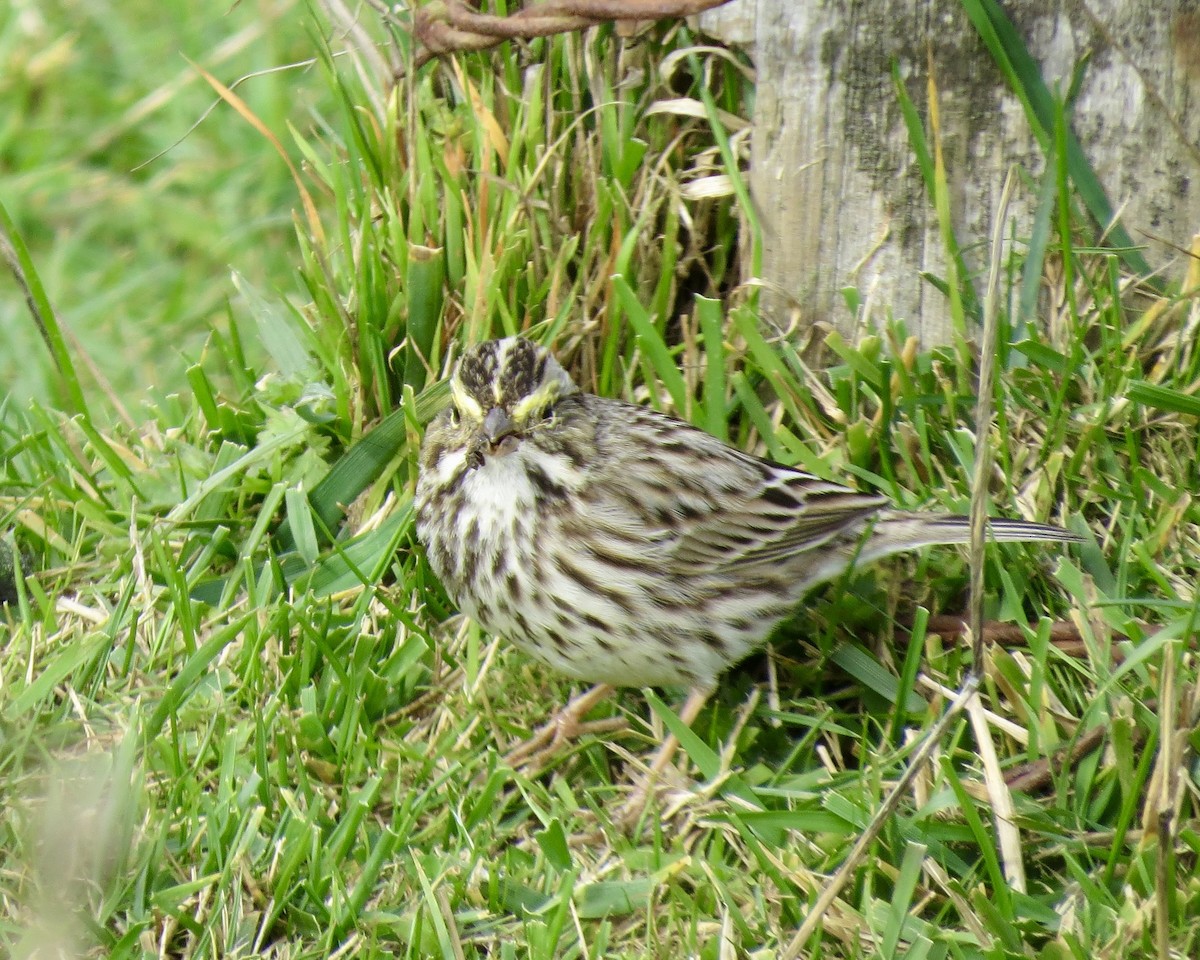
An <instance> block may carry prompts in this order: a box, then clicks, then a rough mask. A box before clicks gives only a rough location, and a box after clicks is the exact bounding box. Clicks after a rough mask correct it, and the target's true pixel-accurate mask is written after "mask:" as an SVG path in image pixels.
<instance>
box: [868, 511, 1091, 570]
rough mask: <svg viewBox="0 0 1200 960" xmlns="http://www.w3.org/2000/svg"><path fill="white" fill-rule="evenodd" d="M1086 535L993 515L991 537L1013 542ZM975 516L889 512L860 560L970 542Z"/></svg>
mask: <svg viewBox="0 0 1200 960" xmlns="http://www.w3.org/2000/svg"><path fill="white" fill-rule="evenodd" d="M1083 539H1084V538H1083V537H1081V536H1079V535H1078V534H1075V533H1071V531H1069V530H1064V529H1063V528H1062V527H1056V526H1053V525H1052V524H1049V523H1033V522H1031V521H1029V520H1008V519H1005V518H1003V517H989V518H988V523H987V540H988V541H989V542H1000V543H1011V542H1017V541H1046V542H1054V543H1081V542H1083ZM970 541H971V518H970V517H962V516H954V515H950V514H946V515H938V514H922V513H900V512H895V513H885V514H883V515H882V516H880V518H879V520H878V521H877V522H876V523H875V525H874V527H873V528H872V530H871V536H870V537H869V538H868V540H867V541H866V543H865V544H864V545H863V550H862V555H861V556H860V560H862V561H864V562H865V561H867V560H872V559H876V558H879V557H884V556H887V555H888V554H892V553H900V552H901V551H904V550H914V549H916V548H918V547H929V546H933V545H935V544H951V543H969V542H970Z"/></svg>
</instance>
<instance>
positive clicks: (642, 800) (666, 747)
mask: <svg viewBox="0 0 1200 960" xmlns="http://www.w3.org/2000/svg"><path fill="white" fill-rule="evenodd" d="M710 696H712V687H693V688H692V689H691V690H690V691H689V692H688V695H687V699H686V700H685V701H684V702H683V706H682V707H680V708H679V719H680V720H682V721H683V723H684V724H685V725H686V726H689V727H690V726H691V725H692V724H693V723H694V722H695V720H696V718H697V717H698V716H700V711H701V710H703V709H704V705H705V704H706V703H708V698H709V697H710ZM678 749H679V738H678V737H676V736H675V734H673V733H671V734H668V735H667V739H666V740H664V741H663V743H662V746H660V747H659V748H658V752H657V753H655V754H654V758H653V759H652V760H651V761H650V767H649V769H647V771H646V776H645V778H644V779H643V780H642V782H641V783H640V784H638V786H637V789H636V790H634V792H633V795H632V796H631V797H630V798H629V800H628V801H626V803H625V806H624V807H623V808H622V810H621V813H620V814H619V815H618V818H617V822H618V823H619V824H621V825H622V826H623V827H625V828H626V829H629V828H632V827H634V826H636V824H637V823H638V821H639V820H641V818H642V814H643V813H644V812H645V810H646V804H648V803H649V802H650V797H651V796H652V795H653V793H654V784H655V782H656V781H657V780H658V777H659V775H660V774H661V773H662V772H663V771H664V770H665V769H667V767H668V766H669V765H670V763H671V761H672V760H673V759H674V758H675V751H676V750H678Z"/></svg>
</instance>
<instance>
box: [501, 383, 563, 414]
mask: <svg viewBox="0 0 1200 960" xmlns="http://www.w3.org/2000/svg"><path fill="white" fill-rule="evenodd" d="M561 392H562V384H561V383H559V382H558V381H557V380H550V381H547V382H546V383H543V384H542V385H541V386H540V387H538V388H537V390H535V391H534V392H533V393H531V394H530V395H529V396H527V397H522V398H521V399H520V400H519V401H518V402H517V403H516V404H515V405H514V406H513V409H512V415H513V418H514V419H516V420H524V419H525V418H526V417H528V416H529V415H530V414H531V413H533V412H534V411H535V410H540V409H541V408H542V407H544V406H545V405H546V404H547V403H549V402H550V401H552V400H554V399H555V398H556V397H557V396H558V395H559V393H561Z"/></svg>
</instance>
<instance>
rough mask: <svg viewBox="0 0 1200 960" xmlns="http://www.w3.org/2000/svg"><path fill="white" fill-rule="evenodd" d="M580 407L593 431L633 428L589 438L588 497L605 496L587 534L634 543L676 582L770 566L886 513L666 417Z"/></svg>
mask: <svg viewBox="0 0 1200 960" xmlns="http://www.w3.org/2000/svg"><path fill="white" fill-rule="evenodd" d="M587 399H588V401H590V402H592V403H595V404H597V405H598V408H597V409H594V410H592V411H591V412H592V413H593V414H594V415H596V416H598V418H599V423H600V424H601V425H603V424H605V423H606V422H609V421H610V420H611V418H613V417H620V418H622V419H624V420H626V421H628V420H629V419H633V420H634V422H635V423H634V426H635V429H634V430H632V431H629V430H628V427H627V428H626V430H625V431H622V434H621V436H620V438H619V439H618V440H615V441H614V440H613V438H612V437H611V435H610V434H609V433H608V431H607V430H605V429H603V426H601V428H600V429H599V430H598V431H597V437H596V441H597V448H598V450H599V453H600V456H599V457H598V458H597V460H596V462H595V463H593V464H592V465H591V466H592V472H593V475H594V484H593V485H592V489H593V490H607V491H610V496H609V498H608V500H609V502H607V503H596V504H595V506H594V509H593V512H592V517H591V520H592V522H593V523H594V524H595V525H596V526H595V527H594V528H593V529H596V530H599V531H600V532H601V533H607V534H608V535H609V536H611V537H613V538H616V539H620V540H622V541H624V542H625V543H627V544H630V545H632V543H633V542H634V541H635V540H638V541H641V543H642V549H643V550H644V559H646V560H647V561H648V562H654V563H658V564H662V565H663V566H664V567H665V568H666V569H673V570H674V571H675V572H677V573H679V574H680V575H702V574H704V573H709V572H717V571H728V570H734V569H739V568H746V567H755V566H758V565H760V564H764V563H774V562H777V561H779V560H781V559H783V558H784V557H787V556H790V555H792V554H795V553H799V552H802V551H805V550H812V549H814V548H816V547H820V546H821V545H823V544H825V543H827V542H829V541H830V540H831V539H833V538H835V537H838V536H839V535H842V534H845V533H851V534H853V533H854V532H856V531H857V530H858V529H859V528H861V527H862V526H863V525H864V522H865V520H866V519H867V518H869V517H870V516H872V515H873V514H875V513H877V512H878V511H879V510H880V508H881V507H884V506H886V505H887V500H886V499H884V498H882V497H877V496H869V495H866V494H862V493H859V492H857V491H855V490H852V489H850V488H849V487H843V486H841V485H839V484H836V483H830V482H829V481H826V480H822V479H820V478H819V477H814V476H812V475H811V474H807V473H803V472H801V471H799V470H793V469H791V468H790V467H784V466H781V465H779V464H775V463H772V462H770V461H767V460H762V459H760V458H758V457H754V456H751V455H749V454H746V453H742V452H741V451H738V450H736V449H734V448H732V447H729V446H728V445H726V444H724V443H722V442H721V441H720V440H718V439H716V438H715V437H713V436H710V435H709V434H707V433H704V432H703V431H700V430H697V429H696V428H694V427H692V426H690V425H688V424H686V423H683V422H682V421H679V420H676V419H674V418H673V417H668V416H666V415H664V414H661V413H657V412H656V411H653V410H648V409H646V408H644V407H636V406H632V405H629V404H625V403H621V402H620V401H614V400H603V399H601V398H596V397H588V398H587ZM631 434H632V437H633V438H635V439H634V440H632V441H631ZM682 458H688V460H689V463H690V464H691V466H689V467H687V468H684V467H683V466H682ZM697 464H698V465H699V466H700V467H701V468H702V469H699V470H697V469H696V465H697Z"/></svg>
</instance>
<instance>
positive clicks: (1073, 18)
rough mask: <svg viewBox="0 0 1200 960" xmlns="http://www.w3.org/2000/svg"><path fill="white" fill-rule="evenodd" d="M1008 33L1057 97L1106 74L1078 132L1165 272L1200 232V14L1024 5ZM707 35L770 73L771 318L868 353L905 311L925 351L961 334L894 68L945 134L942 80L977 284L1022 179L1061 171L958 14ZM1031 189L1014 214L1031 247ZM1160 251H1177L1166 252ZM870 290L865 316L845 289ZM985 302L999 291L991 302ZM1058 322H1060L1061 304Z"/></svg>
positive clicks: (775, 11) (953, 176)
mask: <svg viewBox="0 0 1200 960" xmlns="http://www.w3.org/2000/svg"><path fill="white" fill-rule="evenodd" d="M1004 6H1005V9H1006V11H1007V13H1008V15H1009V17H1010V18H1011V19H1012V20H1013V22H1014V23H1015V25H1016V27H1017V29H1018V30H1019V31H1020V33H1021V35H1022V36H1023V37H1024V38H1025V42H1026V43H1027V44H1028V46H1029V49H1030V51H1031V53H1032V54H1033V56H1034V57H1035V58H1036V59H1037V60H1038V62H1039V63H1040V64H1041V65H1042V72H1043V77H1044V78H1045V80H1046V82H1047V83H1048V84H1049V85H1050V86H1051V88H1052V89H1053V88H1054V87H1055V85H1057V86H1058V87H1059V89H1062V90H1066V89H1067V88H1068V86H1069V85H1070V82H1071V77H1072V75H1073V73H1074V72H1075V69H1076V65H1077V64H1078V63H1079V61H1080V60H1081V59H1082V58H1083V57H1085V56H1086V55H1088V54H1090V62H1089V63H1088V65H1087V68H1086V73H1085V75H1084V79H1083V82H1082V86H1081V87H1080V91H1079V97H1078V100H1077V101H1076V105H1075V113H1074V130H1075V132H1076V134H1077V135H1078V136H1079V138H1080V140H1081V142H1082V144H1083V147H1084V151H1085V153H1086V154H1087V156H1088V157H1089V159H1090V160H1091V162H1092V164H1093V166H1094V167H1095V170H1096V172H1097V174H1098V175H1099V177H1100V179H1101V182H1102V183H1103V185H1104V187H1105V189H1106V190H1107V192H1108V195H1109V199H1110V201H1111V202H1112V204H1113V206H1114V208H1116V209H1118V210H1121V211H1122V212H1123V213H1122V220H1123V223H1124V224H1125V226H1126V228H1127V229H1128V230H1129V231H1130V233H1131V234H1132V235H1133V237H1134V240H1135V242H1138V243H1145V244H1146V245H1147V251H1146V256H1147V259H1148V260H1149V261H1150V264H1151V266H1152V267H1154V268H1156V269H1159V268H1166V269H1168V270H1170V269H1175V270H1177V271H1179V270H1180V264H1178V263H1175V264H1174V266H1173V267H1171V266H1168V265H1169V264H1170V262H1171V261H1172V260H1177V259H1178V256H1177V254H1176V253H1175V252H1174V251H1173V250H1172V249H1171V247H1170V246H1169V244H1175V245H1177V246H1179V247H1184V248H1186V247H1187V246H1188V245H1189V242H1190V238H1191V236H1192V234H1193V233H1194V232H1196V231H1197V230H1198V229H1200V185H1198V175H1200V147H1198V145H1200V109H1197V108H1198V106H1200V104H1198V103H1197V98H1198V94H1200V7H1198V6H1197V4H1196V3H1195V2H1194V0H1165V2H1161V3H1154V4H1148V3H1146V2H1144V0H1087V2H1079V0H1051V2H1035V0H1010V2H1007V3H1005V4H1004ZM701 26H702V29H703V30H704V31H705V32H707V33H710V34H713V35H716V36H718V37H720V38H721V39H724V40H726V41H727V42H730V43H734V44H740V45H745V46H746V47H747V49H748V50H749V51H750V53H751V56H752V57H753V59H754V62H755V65H756V68H757V71H758V94H757V102H756V106H755V113H754V118H753V122H754V132H753V138H752V149H751V154H752V161H751V163H752V172H751V183H752V188H753V195H754V198H755V202H756V204H757V206H758V210H759V213H760V216H761V218H762V222H763V224H764V238H763V239H764V269H763V273H764V279H765V280H766V281H767V282H768V284H769V285H771V286H772V287H774V288H775V292H774V293H772V294H770V295H768V296H767V298H766V302H765V306H766V308H767V310H768V313H769V315H770V316H771V317H772V319H774V320H775V321H776V322H786V321H787V319H788V318H789V316H791V315H794V312H795V311H796V310H799V313H800V318H801V323H802V324H804V325H814V324H817V325H820V324H829V325H832V326H834V327H836V328H837V329H839V330H841V331H842V332H843V333H845V334H849V335H856V334H858V333H860V332H862V330H863V328H864V327H873V326H877V325H878V324H879V323H880V322H881V321H882V320H883V319H884V317H885V316H886V315H887V314H888V313H889V312H890V313H892V314H893V315H895V316H897V317H901V318H904V319H905V320H906V321H907V323H908V326H909V329H910V330H911V331H912V332H914V333H916V334H918V335H919V336H920V337H921V339H922V341H923V342H924V343H926V344H929V343H934V342H938V341H944V340H945V339H946V338H947V336H948V334H949V331H950V316H949V309H948V304H947V302H946V299H945V297H944V296H943V295H942V294H941V293H940V292H938V291H937V290H936V289H935V288H934V287H932V286H931V285H930V284H928V283H927V282H924V281H922V280H921V279H920V277H919V273H920V272H921V271H928V272H930V273H932V274H934V275H936V276H939V277H945V276H946V274H947V269H946V262H945V255H944V246H943V243H942V240H941V238H940V235H939V231H938V224H937V217H936V214H935V212H934V210H933V207H932V203H931V201H930V199H929V197H928V194H927V192H926V189H925V186H924V183H923V181H922V178H921V174H920V171H919V169H918V168H917V164H916V160H915V157H914V154H913V151H912V149H911V147H910V145H909V141H908V136H907V133H906V131H905V128H904V124H903V120H902V117H901V113H900V108H899V104H898V102H897V98H896V93H895V90H894V88H893V85H892V79H891V69H892V64H893V63H895V64H896V65H897V66H898V68H899V71H900V74H901V76H902V78H903V81H904V84H905V87H906V89H907V91H908V94H909V96H910V97H911V98H912V100H913V101H914V103H915V104H917V106H918V109H919V110H920V111H921V112H922V115H923V116H924V117H925V118H926V126H927V128H928V114H929V96H928V81H929V74H930V68H931V67H932V70H933V73H934V78H935V81H936V86H937V89H938V97H939V101H940V114H941V130H942V137H943V148H944V152H945V162H946V166H947V176H948V179H949V192H950V196H951V209H952V217H953V222H954V227H955V230H956V232H957V234H958V238H959V242H960V243H961V244H962V246H963V247H964V252H965V257H966V261H967V265H968V269H969V270H972V271H975V272H977V273H982V272H983V271H984V270H985V269H986V263H987V260H988V251H987V249H986V244H987V238H988V236H989V235H990V232H991V218H992V215H993V211H994V209H995V207H996V203H997V199H998V197H999V193H1000V190H1001V188H1002V185H1003V182H1004V175H1005V172H1006V170H1007V167H1008V165H1009V164H1010V163H1018V164H1020V166H1021V167H1022V168H1023V169H1024V170H1025V171H1027V172H1028V173H1029V174H1030V176H1031V178H1032V179H1033V181H1034V183H1036V182H1037V181H1038V180H1039V179H1040V177H1041V175H1042V171H1043V169H1044V160H1043V155H1042V151H1041V150H1040V148H1039V147H1038V145H1037V142H1036V140H1035V138H1034V135H1033V133H1032V131H1031V130H1030V128H1029V125H1028V124H1027V122H1026V119H1025V115H1024V112H1023V110H1022V108H1021V105H1020V104H1019V102H1018V101H1017V99H1016V98H1015V97H1014V96H1013V95H1012V94H1010V93H1009V92H1008V89H1007V87H1006V85H1005V82H1004V80H1003V78H1002V77H1001V76H1000V73H999V71H998V69H997V67H996V66H995V64H994V62H993V60H992V58H991V56H990V55H989V54H988V52H987V50H986V49H985V48H984V45H983V43H982V42H981V41H980V40H979V38H978V36H977V34H976V32H975V30H974V28H973V27H972V25H971V23H970V21H969V20H968V18H967V16H966V14H965V13H964V11H963V8H962V5H961V4H960V3H959V2H958V0H921V2H916V3H914V2H913V0H870V2H865V0H804V2H796V0H733V2H732V3H730V4H727V5H726V6H724V7H720V8H717V9H716V10H713V11H710V12H708V13H706V14H704V15H703V16H702V17H701ZM1034 189H1035V188H1034V187H1029V188H1027V189H1025V190H1024V191H1022V192H1021V193H1020V195H1019V196H1018V197H1017V198H1016V201H1015V203H1014V204H1013V206H1012V208H1011V209H1010V217H1011V218H1012V219H1013V221H1014V224H1015V226H1014V229H1013V230H1011V231H1010V236H1011V235H1015V236H1017V237H1018V238H1023V237H1026V236H1027V235H1028V232H1029V228H1030V223H1031V217H1032V210H1033V208H1034V206H1035V203H1036V197H1035V195H1034ZM1159 241H1167V242H1166V243H1163V242H1159ZM846 286H854V287H857V288H858V290H859V291H860V294H861V296H862V297H863V299H864V301H865V309H863V310H860V311H859V312H858V314H857V315H852V314H851V312H850V310H849V309H848V308H847V306H846V305H845V302H844V299H843V297H842V294H841V290H842V289H843V288H844V287H846ZM979 287H980V289H981V288H982V283H980V285H979ZM1047 306H1049V305H1047Z"/></svg>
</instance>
